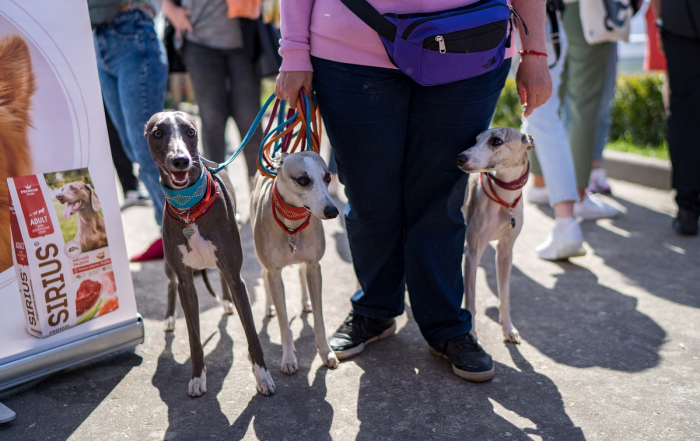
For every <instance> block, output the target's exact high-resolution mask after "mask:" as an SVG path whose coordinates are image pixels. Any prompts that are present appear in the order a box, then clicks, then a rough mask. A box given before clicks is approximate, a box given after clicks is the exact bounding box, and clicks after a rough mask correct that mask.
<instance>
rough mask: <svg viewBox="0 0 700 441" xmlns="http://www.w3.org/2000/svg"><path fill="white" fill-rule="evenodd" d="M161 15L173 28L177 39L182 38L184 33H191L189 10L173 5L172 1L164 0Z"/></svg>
mask: <svg viewBox="0 0 700 441" xmlns="http://www.w3.org/2000/svg"><path fill="white" fill-rule="evenodd" d="M163 15H165V18H167V19H168V21H170V23H171V24H172V25H173V27H174V28H175V34H176V35H177V38H182V33H183V32H185V31H187V32H193V29H192V22H190V10H189V9H187V8H183V7H180V6H177V5H175V4H174V3H173V2H172V0H164V1H163Z"/></svg>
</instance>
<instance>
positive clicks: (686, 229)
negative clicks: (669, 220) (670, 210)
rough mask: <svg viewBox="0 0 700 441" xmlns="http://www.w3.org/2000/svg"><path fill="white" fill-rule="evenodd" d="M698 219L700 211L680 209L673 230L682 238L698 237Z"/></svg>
mask: <svg viewBox="0 0 700 441" xmlns="http://www.w3.org/2000/svg"><path fill="white" fill-rule="evenodd" d="M698 218H700V210H697V209H696V210H693V209H690V208H682V207H681V208H678V216H677V217H676V218H675V219H673V229H674V230H675V231H676V233H678V234H680V235H681V236H697V235H698Z"/></svg>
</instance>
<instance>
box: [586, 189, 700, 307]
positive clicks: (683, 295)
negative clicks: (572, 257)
mask: <svg viewBox="0 0 700 441" xmlns="http://www.w3.org/2000/svg"><path fill="white" fill-rule="evenodd" d="M617 201H618V202H619V203H620V204H622V205H623V206H624V207H625V208H626V209H627V213H626V214H625V215H623V216H621V217H620V218H618V219H614V220H612V221H607V222H610V225H611V228H607V229H606V228H604V227H602V226H600V225H596V224H595V223H585V224H583V225H582V226H583V232H584V237H585V239H586V241H587V242H588V243H589V244H590V245H591V247H593V249H594V250H595V254H596V255H597V256H600V257H601V258H603V260H604V261H605V265H607V266H609V267H611V268H613V269H615V270H616V271H618V272H620V273H622V274H623V275H624V276H625V277H627V278H628V279H629V280H630V281H631V282H632V283H633V284H636V285H638V286H640V287H642V288H644V289H645V290H646V291H648V292H649V293H651V294H653V295H655V296H658V297H662V298H664V299H666V300H669V301H672V302H675V303H679V304H682V305H687V306H692V307H695V308H700V295H698V288H697V287H698V280H699V277H698V268H700V237H681V236H678V235H676V234H675V233H674V231H673V229H672V228H671V220H672V219H673V218H672V217H671V216H669V215H667V214H663V213H659V212H657V211H653V210H650V209H648V208H646V207H642V206H640V205H636V204H634V203H632V202H629V201H626V200H623V199H617Z"/></svg>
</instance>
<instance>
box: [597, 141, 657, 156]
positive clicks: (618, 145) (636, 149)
mask: <svg viewBox="0 0 700 441" xmlns="http://www.w3.org/2000/svg"><path fill="white" fill-rule="evenodd" d="M605 148H607V149H610V150H615V151H617V152H625V153H634V154H636V155H641V156H647V157H651V158H659V159H669V156H668V144H667V143H666V142H664V143H663V144H662V145H660V146H653V147H649V146H645V145H639V144H633V143H631V142H627V141H622V140H617V141H612V142H610V143H608V145H607V146H606V147H605Z"/></svg>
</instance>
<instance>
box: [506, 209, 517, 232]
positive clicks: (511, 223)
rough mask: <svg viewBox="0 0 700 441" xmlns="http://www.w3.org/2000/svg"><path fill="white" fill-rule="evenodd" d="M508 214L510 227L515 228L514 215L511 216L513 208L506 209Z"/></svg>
mask: <svg viewBox="0 0 700 441" xmlns="http://www.w3.org/2000/svg"><path fill="white" fill-rule="evenodd" d="M508 214H510V227H511V228H515V217H513V210H512V209H511V210H508Z"/></svg>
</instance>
